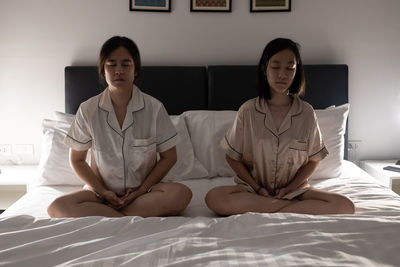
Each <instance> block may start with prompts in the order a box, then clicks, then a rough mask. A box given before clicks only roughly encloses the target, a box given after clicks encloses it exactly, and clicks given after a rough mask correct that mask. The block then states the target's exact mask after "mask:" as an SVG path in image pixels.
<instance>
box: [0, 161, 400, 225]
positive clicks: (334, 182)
mask: <svg viewBox="0 0 400 267" xmlns="http://www.w3.org/2000/svg"><path fill="white" fill-rule="evenodd" d="M181 182H182V183H183V184H185V185H187V186H188V187H189V188H190V189H191V190H192V192H193V198H192V200H191V202H190V204H189V206H188V207H187V208H186V209H185V210H184V212H183V213H182V214H181V216H183V217H196V216H204V217H216V215H215V214H214V213H213V212H212V211H211V210H209V209H208V208H207V206H206V205H205V203H204V197H205V195H206V194H207V192H208V191H209V190H210V189H211V188H213V187H216V186H220V185H233V184H234V182H233V178H232V177H216V178H211V179H189V180H183V181H181ZM310 183H311V185H313V186H315V187H318V188H321V189H326V190H329V191H332V192H337V193H342V194H344V195H346V196H347V197H349V198H350V199H351V200H352V201H353V202H354V204H355V206H356V213H358V214H361V213H363V214H370V213H374V212H381V211H386V210H388V211H393V210H396V211H400V197H399V196H398V195H397V194H396V193H394V192H393V191H391V190H389V189H388V188H386V187H385V186H383V185H380V184H379V183H378V182H377V181H376V180H375V179H374V178H372V177H371V176H370V175H369V174H367V173H366V172H365V171H363V170H362V169H360V168H359V167H358V166H356V165H355V164H353V163H352V162H350V161H344V164H343V169H342V175H341V176H340V177H338V178H329V179H313V180H311V181H310ZM79 189H82V186H79V185H78V186H71V185H68V186H36V187H34V188H33V189H31V190H30V191H29V192H28V193H27V194H26V195H24V196H23V197H22V198H20V199H19V200H18V201H17V202H16V203H14V204H13V205H12V206H11V207H9V208H8V209H7V210H6V211H4V212H3V213H2V214H1V215H0V217H9V216H15V215H30V216H33V217H36V218H49V216H48V214H47V211H46V209H47V206H48V205H49V204H50V203H51V202H52V201H53V200H54V199H55V198H56V197H58V196H61V195H62V194H65V193H68V192H72V191H74V190H79Z"/></svg>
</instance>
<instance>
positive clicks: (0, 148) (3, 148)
mask: <svg viewBox="0 0 400 267" xmlns="http://www.w3.org/2000/svg"><path fill="white" fill-rule="evenodd" d="M11 154H12V149H11V145H9V144H1V145H0V155H3V156H6V155H11Z"/></svg>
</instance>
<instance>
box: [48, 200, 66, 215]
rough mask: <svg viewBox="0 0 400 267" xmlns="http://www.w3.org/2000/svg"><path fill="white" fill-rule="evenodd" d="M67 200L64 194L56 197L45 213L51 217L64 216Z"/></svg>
mask: <svg viewBox="0 0 400 267" xmlns="http://www.w3.org/2000/svg"><path fill="white" fill-rule="evenodd" d="M68 206H69V205H68V201H66V199H65V196H61V197H58V198H56V199H55V200H54V201H53V202H52V203H51V204H50V205H49V206H48V207H47V213H48V214H49V216H50V217H51V218H60V217H65V216H66V213H67V208H68Z"/></svg>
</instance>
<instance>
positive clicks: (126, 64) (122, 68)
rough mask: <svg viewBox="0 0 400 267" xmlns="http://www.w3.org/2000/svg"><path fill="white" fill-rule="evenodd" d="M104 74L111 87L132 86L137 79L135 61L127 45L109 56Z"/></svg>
mask: <svg viewBox="0 0 400 267" xmlns="http://www.w3.org/2000/svg"><path fill="white" fill-rule="evenodd" d="M104 74H105V78H106V82H107V84H108V85H109V86H110V87H113V88H127V87H129V88H131V87H132V84H133V81H134V79H135V63H134V61H133V58H132V56H131V54H130V53H129V51H128V50H127V49H126V48H125V47H123V46H120V47H118V48H117V49H115V50H114V51H113V52H112V53H111V54H110V55H109V56H108V58H107V59H106V61H105V64H104Z"/></svg>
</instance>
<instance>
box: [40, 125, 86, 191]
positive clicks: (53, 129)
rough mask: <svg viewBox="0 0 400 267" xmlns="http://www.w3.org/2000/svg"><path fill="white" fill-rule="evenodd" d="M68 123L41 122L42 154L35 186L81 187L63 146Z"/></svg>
mask: <svg viewBox="0 0 400 267" xmlns="http://www.w3.org/2000/svg"><path fill="white" fill-rule="evenodd" d="M70 125H71V124H70V123H68V122H65V121H55V120H47V119H45V120H43V122H42V130H43V136H42V154H41V157H40V162H39V166H38V170H39V175H38V178H37V181H36V184H37V185H83V184H84V183H83V181H82V180H81V179H80V178H79V177H78V176H77V175H76V174H75V172H74V171H73V170H72V168H71V166H70V164H69V148H68V147H67V146H66V145H65V144H64V138H65V135H66V134H67V133H68V129H69V127H70Z"/></svg>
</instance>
